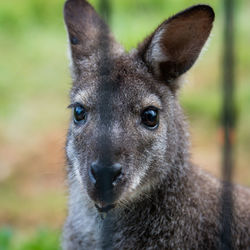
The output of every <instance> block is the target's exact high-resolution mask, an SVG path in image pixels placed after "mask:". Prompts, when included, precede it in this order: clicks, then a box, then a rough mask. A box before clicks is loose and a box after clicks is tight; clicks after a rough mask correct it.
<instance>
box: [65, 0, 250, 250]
mask: <svg viewBox="0 0 250 250" xmlns="http://www.w3.org/2000/svg"><path fill="white" fill-rule="evenodd" d="M64 18H65V23H66V27H67V30H68V35H69V42H70V52H71V59H72V65H71V68H72V78H73V87H72V90H71V94H70V99H71V104H70V106H69V107H70V108H72V122H71V123H70V127H69V131H68V137H67V144H66V155H67V161H68V184H69V211H68V217H67V220H66V223H65V226H64V232H63V242H62V246H63V248H64V249H70V250H74V249H220V248H221V249H228V248H226V247H227V245H226V243H225V244H224V243H223V244H224V248H223V244H222V245H221V243H220V242H221V236H220V235H221V231H222V230H223V228H222V227H223V226H222V223H221V220H220V218H221V216H224V215H223V214H222V209H221V187H222V184H221V182H220V181H219V180H217V179H216V178H214V177H212V176H210V175H209V174H207V173H206V172H204V171H202V170H200V169H199V168H196V167H194V166H193V165H192V164H191V163H190V157H189V139H188V137H189V134H188V131H187V125H186V122H185V118H184V116H183V113H182V110H181V107H180V104H179V102H178V90H179V88H180V87H181V79H180V77H181V76H182V75H183V74H184V73H185V72H187V71H188V70H189V69H190V68H191V67H192V65H193V64H194V62H195V61H196V59H197V58H198V56H199V54H200V52H201V49H202V47H203V46H204V44H205V43H206V41H207V39H208V37H209V34H210V31H211V29H212V24H213V21H214V12H213V9H212V8H211V7H209V6H207V5H197V6H193V7H190V8H188V9H186V10H184V11H183V12H180V13H178V14H177V15H175V16H173V17H171V18H169V19H167V20H166V21H164V22H163V23H162V24H161V25H160V26H159V27H158V28H157V29H156V30H155V31H154V32H153V33H152V34H151V35H150V36H149V37H147V38H146V39H145V40H144V41H143V42H142V43H141V44H140V45H139V46H138V48H137V49H134V50H132V51H131V52H129V53H127V52H125V51H124V49H123V48H122V46H121V45H119V44H118V43H117V42H116V41H115V39H114V38H113V36H112V34H111V32H110V30H109V28H108V27H107V25H106V24H105V22H104V21H102V19H101V18H100V17H99V16H98V14H97V13H96V12H95V10H94V8H93V7H92V6H91V5H90V4H89V3H88V2H87V1H85V0H68V1H66V3H65V7H64ZM233 201H234V203H233V204H234V207H233V213H232V215H231V216H232V218H231V221H232V222H231V236H232V248H235V249H250V191H249V189H247V188H243V187H240V186H234V188H233ZM105 215H106V216H105Z"/></svg>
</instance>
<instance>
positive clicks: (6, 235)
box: [0, 227, 60, 250]
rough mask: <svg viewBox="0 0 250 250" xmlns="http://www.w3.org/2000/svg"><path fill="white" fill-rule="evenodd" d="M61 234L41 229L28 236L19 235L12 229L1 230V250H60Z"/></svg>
mask: <svg viewBox="0 0 250 250" xmlns="http://www.w3.org/2000/svg"><path fill="white" fill-rule="evenodd" d="M59 249H60V232H59V231H57V230H52V229H48V228H40V229H38V230H37V231H36V232H33V233H29V234H26V235H21V234H18V233H17V232H15V231H13V230H12V229H11V228H8V227H5V228H0V250H59Z"/></svg>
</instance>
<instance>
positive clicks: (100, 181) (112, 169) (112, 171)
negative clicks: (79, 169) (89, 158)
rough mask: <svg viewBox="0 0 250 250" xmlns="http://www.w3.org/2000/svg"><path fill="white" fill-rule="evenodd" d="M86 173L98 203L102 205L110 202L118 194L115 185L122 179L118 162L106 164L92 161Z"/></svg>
mask: <svg viewBox="0 0 250 250" xmlns="http://www.w3.org/2000/svg"><path fill="white" fill-rule="evenodd" d="M88 174H89V179H90V182H91V185H92V186H93V189H94V193H95V195H94V196H95V199H96V200H98V203H99V204H102V206H103V207H105V206H108V205H110V204H112V203H113V202H114V201H115V199H116V197H117V195H118V189H117V186H119V185H118V184H119V182H120V181H121V179H122V166H121V165H120V164H119V163H115V164H109V165H107V164H104V163H101V162H93V163H92V164H91V166H90V167H89V171H88Z"/></svg>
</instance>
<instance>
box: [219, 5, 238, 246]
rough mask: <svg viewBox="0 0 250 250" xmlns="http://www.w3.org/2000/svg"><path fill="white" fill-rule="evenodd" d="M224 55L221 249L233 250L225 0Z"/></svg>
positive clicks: (230, 67) (230, 63)
mask: <svg viewBox="0 0 250 250" xmlns="http://www.w3.org/2000/svg"><path fill="white" fill-rule="evenodd" d="M223 3H224V43H223V48H224V51H223V53H224V55H223V107H222V126H223V135H224V136H223V139H224V140H223V165H222V178H223V186H222V194H221V205H222V207H221V215H220V218H221V242H220V248H219V249H223V250H224V249H225V250H226V249H233V245H234V242H233V238H232V225H233V223H234V221H233V186H232V184H231V183H232V174H233V167H234V161H233V151H234V145H233V139H234V128H235V103H234V84H235V78H234V77H235V76H234V15H233V14H234V13H233V11H234V1H233V0H224V2H223Z"/></svg>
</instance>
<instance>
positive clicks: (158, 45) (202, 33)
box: [144, 5, 214, 81]
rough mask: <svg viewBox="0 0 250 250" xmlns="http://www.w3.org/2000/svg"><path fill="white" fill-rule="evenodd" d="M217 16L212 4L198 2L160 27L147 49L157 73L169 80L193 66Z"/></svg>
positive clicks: (148, 58)
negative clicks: (209, 5)
mask: <svg viewBox="0 0 250 250" xmlns="http://www.w3.org/2000/svg"><path fill="white" fill-rule="evenodd" d="M213 20H214V13H213V11H212V9H211V8H210V7H208V6H203V5H202V6H194V7H191V8H190V9H187V10H185V11H184V12H181V13H179V14H177V15H176V16H173V17H172V18H170V19H168V20H167V21H165V22H164V23H162V24H161V25H160V26H159V27H158V29H157V30H156V31H155V33H154V34H153V36H152V38H151V39H150V45H148V46H147V50H146V52H145V60H146V61H147V63H148V64H149V65H150V67H151V68H152V69H153V71H154V73H155V74H156V75H157V77H159V78H163V79H164V80H165V81H169V80H172V79H174V78H176V77H178V76H179V75H181V74H183V73H185V72H186V71H187V70H189V69H190V68H191V67H192V65H193V64H194V62H195V61H196V59H197V57H198V56H199V54H200V51H201V49H202V47H203V46H204V44H205V42H206V40H207V38H208V36H209V34H210V31H211V29H212V23H213ZM144 46H145V45H144Z"/></svg>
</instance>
